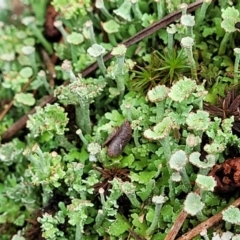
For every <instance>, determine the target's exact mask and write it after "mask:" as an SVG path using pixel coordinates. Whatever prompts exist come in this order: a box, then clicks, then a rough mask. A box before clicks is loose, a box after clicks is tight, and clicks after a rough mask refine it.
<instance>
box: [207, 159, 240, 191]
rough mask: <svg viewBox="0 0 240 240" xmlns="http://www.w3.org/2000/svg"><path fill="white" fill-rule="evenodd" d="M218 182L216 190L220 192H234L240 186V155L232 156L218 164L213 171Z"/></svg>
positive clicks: (212, 174)
mask: <svg viewBox="0 0 240 240" xmlns="http://www.w3.org/2000/svg"><path fill="white" fill-rule="evenodd" d="M211 176H213V177H214V178H215V180H216V182H217V186H216V187H215V189H214V191H215V192H219V193H227V192H232V191H234V190H235V189H236V188H239V187H240V157H237V158H232V159H228V160H226V161H224V162H223V163H222V164H217V165H216V166H215V167H214V168H213V169H212V171H211Z"/></svg>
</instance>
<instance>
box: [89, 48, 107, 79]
mask: <svg viewBox="0 0 240 240" xmlns="http://www.w3.org/2000/svg"><path fill="white" fill-rule="evenodd" d="M105 52H106V51H105V49H104V47H102V46H101V45H99V44H93V45H92V46H91V47H90V48H88V50H87V53H88V54H89V55H90V56H91V57H94V58H96V59H97V63H98V67H99V69H100V70H101V72H102V74H103V75H105V74H106V67H105V64H104V61H103V55H104V54H105Z"/></svg>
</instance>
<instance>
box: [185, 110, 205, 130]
mask: <svg viewBox="0 0 240 240" xmlns="http://www.w3.org/2000/svg"><path fill="white" fill-rule="evenodd" d="M186 123H187V125H188V129H192V130H194V131H197V132H198V133H200V134H201V133H203V132H204V131H206V130H207V129H208V127H209V124H210V118H209V113H208V112H206V111H202V110H198V111H197V112H196V113H194V112H190V113H189V114H188V116H187V119H186Z"/></svg>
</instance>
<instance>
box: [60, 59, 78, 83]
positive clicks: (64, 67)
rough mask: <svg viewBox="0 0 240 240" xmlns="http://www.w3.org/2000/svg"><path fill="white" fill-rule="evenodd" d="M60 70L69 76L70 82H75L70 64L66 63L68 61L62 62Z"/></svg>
mask: <svg viewBox="0 0 240 240" xmlns="http://www.w3.org/2000/svg"><path fill="white" fill-rule="evenodd" d="M62 70H63V71H64V72H66V73H67V74H68V75H69V78H70V81H71V82H74V81H77V78H76V76H75V74H74V73H73V70H72V64H71V62H70V61H68V60H64V61H63V63H62Z"/></svg>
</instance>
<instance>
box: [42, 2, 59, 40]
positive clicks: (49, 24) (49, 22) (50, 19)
mask: <svg viewBox="0 0 240 240" xmlns="http://www.w3.org/2000/svg"><path fill="white" fill-rule="evenodd" d="M57 16H58V12H57V11H56V10H55V8H54V7H53V6H52V5H49V6H48V8H47V11H46V20H45V23H44V35H45V37H46V38H47V39H48V40H49V41H52V42H58V41H59V40H60V39H61V36H62V35H61V33H60V32H59V30H58V29H57V28H55V27H54V25H53V23H54V21H55V20H56V17H57Z"/></svg>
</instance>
